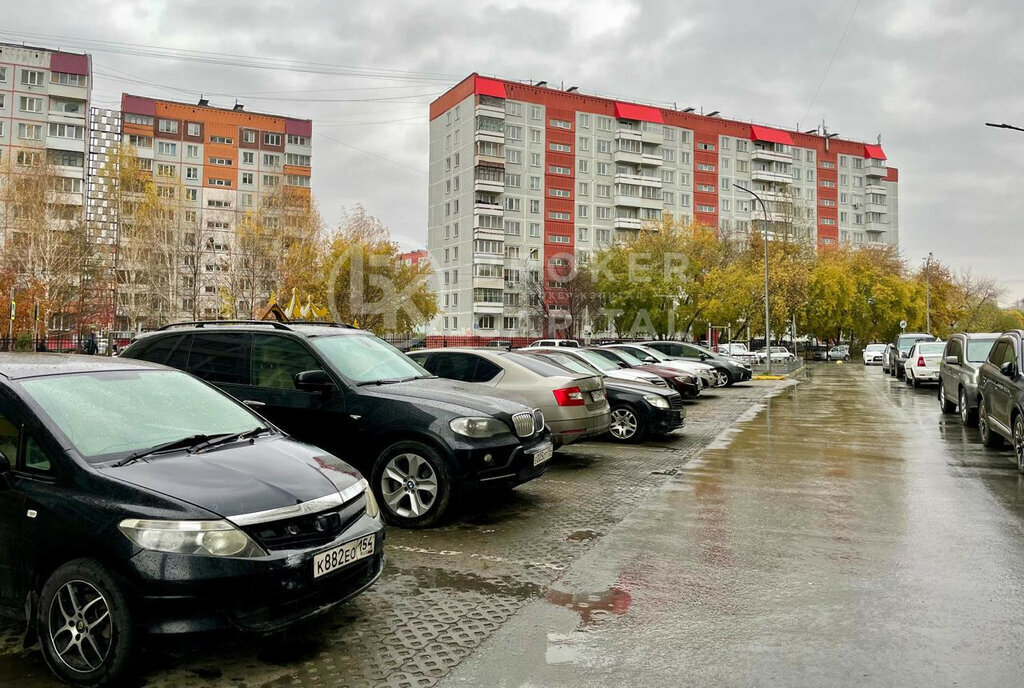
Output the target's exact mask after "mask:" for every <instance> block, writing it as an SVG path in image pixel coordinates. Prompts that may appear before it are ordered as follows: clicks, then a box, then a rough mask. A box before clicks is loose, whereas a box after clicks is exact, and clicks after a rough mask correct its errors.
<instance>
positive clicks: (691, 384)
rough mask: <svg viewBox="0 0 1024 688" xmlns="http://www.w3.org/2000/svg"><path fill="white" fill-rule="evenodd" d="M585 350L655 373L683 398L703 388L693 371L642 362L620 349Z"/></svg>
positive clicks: (690, 396)
mask: <svg viewBox="0 0 1024 688" xmlns="http://www.w3.org/2000/svg"><path fill="white" fill-rule="evenodd" d="M586 350H587V351H591V352H593V353H595V354H597V355H598V356H602V357H604V358H606V359H607V360H609V361H611V362H612V363H615V364H616V365H618V366H620V367H622V368H624V369H629V368H632V369H634V370H642V371H644V372H646V373H651V374H653V375H657V376H658V377H660V378H661V379H662V380H664V381H665V383H666V384H668V386H669V387H671V388H672V389H674V390H675V391H677V392H679V394H681V395H682V397H683V398H684V399H693V398H696V397H697V396H699V395H700V391H701V389H703V388H704V382H703V380H701V378H700V377H699V376H698V375H695V374H694V373H686V372H683V371H680V370H676V369H675V368H664V367H662V366H660V365H657V364H650V363H644V362H643V361H641V360H640V359H639V358H637V357H636V356H634V355H633V354H631V353H629V352H627V351H623V350H621V349H609V348H606V347H595V346H591V347H587V349H586Z"/></svg>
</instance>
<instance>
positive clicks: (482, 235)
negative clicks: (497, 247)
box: [473, 227, 505, 241]
mask: <svg viewBox="0 0 1024 688" xmlns="http://www.w3.org/2000/svg"><path fill="white" fill-rule="evenodd" d="M473 238H474V239H489V240H490V241H504V240H505V230H504V229H495V228H494V227H474V228H473Z"/></svg>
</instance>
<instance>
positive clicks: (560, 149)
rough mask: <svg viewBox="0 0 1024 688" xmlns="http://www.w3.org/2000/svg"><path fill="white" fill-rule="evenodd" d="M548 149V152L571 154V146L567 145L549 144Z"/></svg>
mask: <svg viewBox="0 0 1024 688" xmlns="http://www.w3.org/2000/svg"><path fill="white" fill-rule="evenodd" d="M548 149H549V150H553V151H557V152H559V153H571V152H572V146H570V145H569V144H567V143H549V144H548Z"/></svg>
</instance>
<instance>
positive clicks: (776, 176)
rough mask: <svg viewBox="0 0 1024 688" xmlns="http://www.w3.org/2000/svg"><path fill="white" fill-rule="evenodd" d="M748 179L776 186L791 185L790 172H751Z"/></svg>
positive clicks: (791, 175)
mask: <svg viewBox="0 0 1024 688" xmlns="http://www.w3.org/2000/svg"><path fill="white" fill-rule="evenodd" d="M750 178H751V179H753V180H754V181H758V182H775V183H776V184H791V183H793V173H792V172H778V171H775V170H751V171H750Z"/></svg>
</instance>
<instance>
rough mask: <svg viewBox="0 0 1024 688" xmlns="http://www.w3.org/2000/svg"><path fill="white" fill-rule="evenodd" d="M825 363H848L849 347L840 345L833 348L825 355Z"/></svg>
mask: <svg viewBox="0 0 1024 688" xmlns="http://www.w3.org/2000/svg"><path fill="white" fill-rule="evenodd" d="M825 360H826V361H849V360H850V345H849V344H840V345H839V346H833V347H832V348H831V349H829V350H828V352H827V353H826V354H825Z"/></svg>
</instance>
